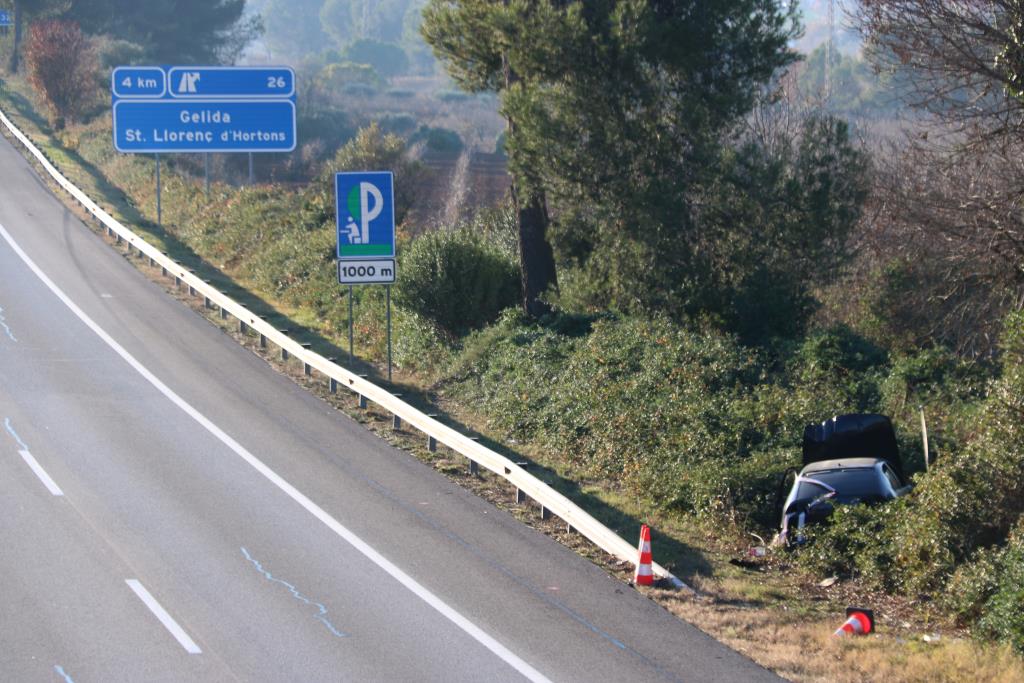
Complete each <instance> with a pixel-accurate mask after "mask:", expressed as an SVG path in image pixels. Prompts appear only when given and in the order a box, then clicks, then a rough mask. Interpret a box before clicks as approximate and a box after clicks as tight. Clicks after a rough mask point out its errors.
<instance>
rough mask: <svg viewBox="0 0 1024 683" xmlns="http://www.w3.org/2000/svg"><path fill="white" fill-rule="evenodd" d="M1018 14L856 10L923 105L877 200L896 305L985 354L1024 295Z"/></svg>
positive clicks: (879, 62) (961, 7) (913, 3)
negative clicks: (1008, 314) (923, 313)
mask: <svg viewBox="0 0 1024 683" xmlns="http://www.w3.org/2000/svg"><path fill="white" fill-rule="evenodd" d="M1020 17H1021V7H1020V3H1019V2H1018V1H1017V0H985V1H984V2H974V3H947V2H941V1H939V0H863V1H862V2H861V3H859V5H857V7H856V10H855V13H854V15H853V18H854V19H855V21H856V22H857V25H858V27H859V29H860V30H861V32H862V33H863V35H864V37H865V40H866V54H867V56H868V58H869V59H870V60H871V61H872V62H873V63H874V64H875V66H876V68H878V69H881V70H884V71H888V72H890V73H893V74H896V75H897V76H898V77H899V78H900V80H901V84H902V85H903V88H902V90H903V93H904V96H905V98H906V101H907V103H908V104H909V106H911V107H912V108H913V109H914V110H915V111H916V112H918V114H919V116H920V118H919V119H918V120H917V122H916V124H915V128H914V129H913V132H912V134H911V135H910V136H909V138H908V140H907V141H906V143H905V144H902V145H900V146H898V147H897V148H896V149H895V150H892V151H889V152H887V153H886V154H884V155H883V157H884V159H885V163H883V164H881V168H880V174H881V182H879V183H878V184H877V192H876V196H875V200H874V201H875V203H876V206H877V207H878V210H879V219H880V220H879V225H877V226H876V230H877V234H876V237H877V238H878V239H879V240H880V242H881V243H882V246H881V248H882V249H883V250H885V251H887V252H888V253H889V255H890V256H891V257H892V258H893V262H892V269H891V271H890V273H891V275H892V277H889V278H888V279H887V285H886V286H887V287H889V288H890V291H888V292H887V293H888V294H889V295H890V296H889V298H890V299H891V301H892V303H891V304H890V305H891V306H893V309H894V310H893V312H894V313H896V317H899V316H900V314H899V313H898V312H897V311H898V310H899V304H901V303H902V304H903V306H902V308H904V309H906V310H907V311H908V312H911V313H916V314H917V315H915V317H917V318H919V324H918V325H917V326H916V327H915V329H912V330H908V331H909V332H910V336H911V338H912V339H913V340H915V341H920V340H924V339H928V338H932V339H939V340H943V341H945V342H948V343H951V344H953V345H955V346H956V347H957V348H959V349H961V350H964V351H969V352H972V353H988V352H990V351H992V350H993V349H994V346H995V340H996V339H997V338H998V335H999V330H1000V328H1001V325H1002V319H1003V317H1004V316H1005V314H1006V312H1007V311H1009V310H1013V309H1019V308H1020V307H1021V306H1022V305H1024V217H1022V215H1021V212H1020V210H1019V207H1020V198H1021V197H1022V196H1024V179H1022V175H1021V167H1020V161H1019V160H1020V158H1021V156H1022V154H1024V116H1022V114H1024V102H1022V101H1021V99H1020V98H1019V97H1018V96H1017V95H1016V94H1015V93H1017V92H1018V91H1019V87H1020V67H1021V64H1022V62H1021V60H1020V54H1021V53H1020V48H1019V35H1018V34H1019V30H1018V29H1019V26H1020ZM925 311H927V314H926V315H924V316H920V315H919V314H920V313H922V312H925Z"/></svg>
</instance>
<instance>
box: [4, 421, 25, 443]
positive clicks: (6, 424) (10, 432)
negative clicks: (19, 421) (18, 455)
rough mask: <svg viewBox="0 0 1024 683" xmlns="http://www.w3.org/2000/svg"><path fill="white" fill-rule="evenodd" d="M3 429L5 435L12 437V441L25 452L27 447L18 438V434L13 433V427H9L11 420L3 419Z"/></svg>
mask: <svg viewBox="0 0 1024 683" xmlns="http://www.w3.org/2000/svg"><path fill="white" fill-rule="evenodd" d="M4 427H5V428H6V429H7V433H8V434H10V435H11V436H13V437H14V440H15V441H17V442H18V445H19V446H21V450H23V451H27V450H28V446H26V445H25V442H24V441H22V440H21V437H20V436H18V432H16V431H14V427H12V426H11V418H9V417H5V418H4Z"/></svg>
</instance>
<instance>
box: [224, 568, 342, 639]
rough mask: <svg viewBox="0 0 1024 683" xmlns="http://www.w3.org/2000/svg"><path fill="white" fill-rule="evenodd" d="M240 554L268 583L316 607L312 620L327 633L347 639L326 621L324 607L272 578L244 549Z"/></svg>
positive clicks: (284, 582) (290, 586) (288, 585)
mask: <svg viewBox="0 0 1024 683" xmlns="http://www.w3.org/2000/svg"><path fill="white" fill-rule="evenodd" d="M242 554H243V555H245V559H247V560H249V562H251V563H252V566H254V567H256V570H257V571H258V572H259V573H260V574H263V576H265V577H266V578H267V580H268V581H272V582H274V583H279V584H281V585H282V586H284V587H285V588H287V589H288V590H289V591H290V592H291V594H292V595H293V596H294V597H295V599H296V600H298V601H300V602H304V603H306V604H307V605H309V606H310V607H316V609H317V614H316V615H314V618H315V619H316V620H317V621H319V622H322V623H323V625H324V626H326V627H327V630H328V631H330V632H331V633H333V634H334V635H336V636H337V637H339V638H347V637H348V634H347V633H342V632H341V631H339V630H338V629H336V628H334V624H332V623H331V622H330V621H328V620H327V608H326V607H324V606H323V605H322V604H320V603H319V602H314V601H313V600H310V599H309V598H307V597H305V596H304V595H302V593H300V592H299V590H298V589H297V588H296V587H295V586H293V585H292V584H290V583H288V582H287V581H282V580H281V579H279V578H277V577H275V576H273V575H272V574H271V573H270V572H268V571H267V570H266V569H264V568H263V565H261V564H260V563H259V562H258V561H257V560H255V559H254V558H253V557H252V555H250V554H249V551H248V550H246V549H245V548H242Z"/></svg>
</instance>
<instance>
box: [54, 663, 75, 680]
mask: <svg viewBox="0 0 1024 683" xmlns="http://www.w3.org/2000/svg"><path fill="white" fill-rule="evenodd" d="M53 670H54V671H56V672H57V673H58V674H60V675H61V676H62V677H63V678H64V681H65V682H66V683H75V679H73V678H71V676H69V675H68V674H67V672H66V671H64V667H62V666H60V665H59V664H54V665H53Z"/></svg>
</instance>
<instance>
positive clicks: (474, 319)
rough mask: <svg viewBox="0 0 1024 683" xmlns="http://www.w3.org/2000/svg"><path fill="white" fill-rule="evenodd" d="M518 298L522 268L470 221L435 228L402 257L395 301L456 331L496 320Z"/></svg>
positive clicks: (465, 331) (464, 330) (437, 323)
mask: <svg viewBox="0 0 1024 683" xmlns="http://www.w3.org/2000/svg"><path fill="white" fill-rule="evenodd" d="M518 298H519V269H518V267H517V265H516V263H515V262H514V261H513V260H512V259H511V258H509V255H508V254H507V253H505V252H502V251H501V249H500V248H499V247H498V246H497V245H495V244H493V243H491V242H488V241H487V240H486V238H485V237H484V236H483V235H481V234H480V233H479V232H477V231H474V230H473V229H472V227H471V226H464V227H462V228H459V229H456V230H441V231H437V232H430V233H427V234H426V235H423V236H422V237H420V238H419V239H417V240H415V241H414V242H413V243H412V244H411V245H410V247H409V249H408V250H407V251H406V252H405V254H404V255H403V256H402V259H401V261H400V263H399V268H398V282H397V283H396V287H395V302H396V303H397V304H398V305H399V306H403V307H405V308H406V309H408V310H409V311H411V312H413V313H416V314H418V315H420V316H422V317H423V318H426V319H428V320H431V321H433V323H434V324H436V325H437V326H438V327H440V328H441V329H442V330H444V331H446V332H448V333H449V334H450V335H453V336H461V335H464V334H466V333H467V332H469V331H470V330H472V329H475V328H479V327H482V326H484V325H486V324H487V323H490V322H492V321H493V320H494V319H495V318H496V317H497V316H498V313H500V312H501V311H502V310H504V309H506V308H508V307H509V306H514V305H515V303H516V301H517V300H518Z"/></svg>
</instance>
